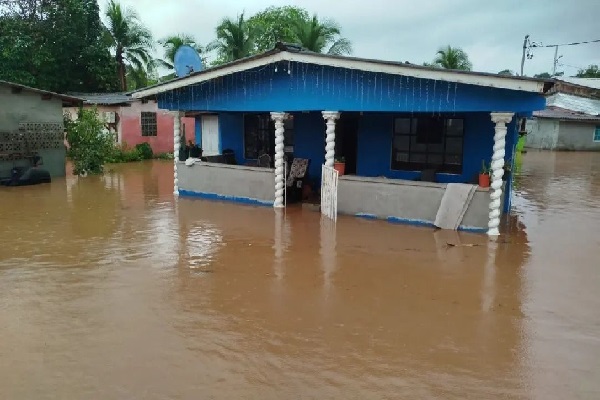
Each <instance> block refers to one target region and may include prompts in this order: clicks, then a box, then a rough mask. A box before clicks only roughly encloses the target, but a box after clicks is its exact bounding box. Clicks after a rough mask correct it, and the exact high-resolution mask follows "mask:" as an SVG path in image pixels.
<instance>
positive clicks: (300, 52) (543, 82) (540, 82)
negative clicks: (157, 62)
mask: <svg viewBox="0 0 600 400" xmlns="http://www.w3.org/2000/svg"><path fill="white" fill-rule="evenodd" d="M296 55H297V56H296ZM278 56H279V57H278ZM317 60H320V61H319V62H317ZM277 61H288V62H290V61H296V62H303V63H312V64H319V65H330V66H334V67H338V66H342V67H343V68H346V67H347V68H351V69H364V70H367V69H366V68H367V66H368V67H369V69H368V70H372V71H375V70H377V72H380V71H384V70H385V71H387V70H389V69H390V68H391V69H394V71H397V70H402V71H404V73H405V74H406V75H407V76H414V77H416V78H423V79H440V80H447V81H449V82H459V83H465V84H478V85H483V86H490V87H498V88H505V89H507V88H508V89H513V90H527V91H532V92H539V93H546V92H547V91H548V90H550V88H551V87H552V86H553V85H554V82H555V81H554V80H547V79H536V78H528V77H521V76H506V75H498V74H491V73H486V72H474V71H459V70H453V69H443V68H436V67H426V66H421V65H415V64H410V63H407V62H398V61H384V60H374V59H368V58H358V57H349V56H338V55H331V54H322V53H315V52H312V51H307V50H305V49H303V48H302V47H301V46H297V45H290V44H287V43H277V44H276V45H275V48H274V49H273V50H269V51H266V52H264V53H261V54H256V55H253V56H250V57H246V58H242V59H239V60H235V61H232V62H229V63H226V64H222V65H219V66H216V67H212V68H207V69H205V70H202V71H196V72H193V73H192V74H190V75H188V76H185V77H179V78H175V79H173V80H170V81H167V82H161V83H158V84H156V85H153V86H149V87H146V88H142V89H137V90H135V91H133V92H131V93H132V94H133V96H134V97H135V98H142V97H149V96H154V95H156V94H158V93H162V92H167V91H170V90H174V89H177V88H180V87H185V86H188V85H193V84H196V83H199V82H201V81H203V80H209V79H214V78H217V77H220V76H223V75H227V74H231V73H235V72H240V71H244V70H246V69H251V68H254V67H260V66H263V65H266V64H268V63H270V62H277ZM353 63H354V64H353ZM356 65H360V67H357V66H356ZM386 67H388V68H386ZM479 78H481V79H482V80H484V81H485V83H486V84H485V85H484V83H482V82H479V81H478V79H479ZM486 78H487V80H485V79H486ZM476 81H477V82H479V83H475V82H476ZM515 88H516V89H515Z"/></svg>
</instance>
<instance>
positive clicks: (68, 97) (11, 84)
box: [0, 80, 82, 105]
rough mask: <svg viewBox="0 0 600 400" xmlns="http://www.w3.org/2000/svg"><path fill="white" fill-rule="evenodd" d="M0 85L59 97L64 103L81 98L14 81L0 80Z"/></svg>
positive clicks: (79, 101) (73, 101)
mask: <svg viewBox="0 0 600 400" xmlns="http://www.w3.org/2000/svg"><path fill="white" fill-rule="evenodd" d="M0 85H3V86H8V87H10V88H12V89H14V90H17V91H20V90H26V91H28V92H33V93H39V94H41V95H45V96H51V97H56V98H57V99H61V100H62V101H63V103H64V105H71V104H81V100H82V99H81V98H79V97H77V96H71V95H65V94H60V93H55V92H50V91H48V90H42V89H37V88H33V87H30V86H25V85H21V84H18V83H14V82H8V81H3V80H0Z"/></svg>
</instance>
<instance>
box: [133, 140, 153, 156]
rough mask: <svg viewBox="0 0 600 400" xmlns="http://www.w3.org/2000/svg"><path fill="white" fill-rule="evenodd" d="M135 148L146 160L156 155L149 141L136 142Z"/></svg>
mask: <svg viewBox="0 0 600 400" xmlns="http://www.w3.org/2000/svg"><path fill="white" fill-rule="evenodd" d="M135 149H136V150H137V151H138V152H139V153H140V154H141V155H142V158H143V159H144V160H150V159H151V158H152V157H153V156H154V152H153V151H152V147H150V144H149V143H140V144H136V145H135Z"/></svg>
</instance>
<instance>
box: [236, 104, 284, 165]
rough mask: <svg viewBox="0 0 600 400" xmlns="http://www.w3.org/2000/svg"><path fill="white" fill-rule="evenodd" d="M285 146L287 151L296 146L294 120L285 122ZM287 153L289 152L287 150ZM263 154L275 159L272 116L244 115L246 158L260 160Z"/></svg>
mask: <svg viewBox="0 0 600 400" xmlns="http://www.w3.org/2000/svg"><path fill="white" fill-rule="evenodd" d="M284 129H285V131H284V137H283V138H284V139H283V145H284V147H285V148H286V149H291V148H293V146H294V118H293V116H292V115H290V116H288V118H287V119H286V120H285V121H284ZM285 151H287V150H285ZM263 154H268V155H270V156H271V158H274V157H275V124H274V122H273V120H272V119H271V115H270V114H245V115H244V158H246V159H247V160H255V159H258V157H260V156H261V155H263Z"/></svg>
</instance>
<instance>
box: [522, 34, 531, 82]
mask: <svg viewBox="0 0 600 400" xmlns="http://www.w3.org/2000/svg"><path fill="white" fill-rule="evenodd" d="M528 40H529V35H525V40H523V56H522V57H521V76H523V68H524V67H525V52H526V51H527V41H528Z"/></svg>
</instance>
